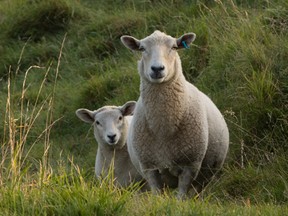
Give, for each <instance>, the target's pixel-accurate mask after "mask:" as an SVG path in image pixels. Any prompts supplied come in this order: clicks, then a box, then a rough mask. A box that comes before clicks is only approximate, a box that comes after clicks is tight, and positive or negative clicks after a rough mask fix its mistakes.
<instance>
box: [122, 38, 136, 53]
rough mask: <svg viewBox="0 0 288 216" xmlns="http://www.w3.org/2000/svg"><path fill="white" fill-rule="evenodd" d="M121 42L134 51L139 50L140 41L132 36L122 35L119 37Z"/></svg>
mask: <svg viewBox="0 0 288 216" xmlns="http://www.w3.org/2000/svg"><path fill="white" fill-rule="evenodd" d="M121 42H122V43H123V44H124V46H125V47H127V48H128V49H131V50H134V51H140V49H139V46H140V41H139V40H138V39H136V38H134V37H131V36H128V35H123V36H122V37H121Z"/></svg>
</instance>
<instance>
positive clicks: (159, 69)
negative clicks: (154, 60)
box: [151, 65, 165, 73]
mask: <svg viewBox="0 0 288 216" xmlns="http://www.w3.org/2000/svg"><path fill="white" fill-rule="evenodd" d="M164 69H165V67H164V65H162V66H151V70H152V71H153V72H154V73H159V72H161V71H163V70H164Z"/></svg>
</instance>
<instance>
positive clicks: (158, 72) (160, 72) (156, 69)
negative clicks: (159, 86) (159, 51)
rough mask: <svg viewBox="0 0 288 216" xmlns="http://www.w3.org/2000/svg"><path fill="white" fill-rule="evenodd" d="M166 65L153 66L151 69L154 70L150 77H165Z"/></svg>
mask: <svg viewBox="0 0 288 216" xmlns="http://www.w3.org/2000/svg"><path fill="white" fill-rule="evenodd" d="M164 69H165V67H164V65H163V66H157V67H156V66H151V70H152V73H151V74H150V77H151V78H152V79H161V78H163V77H164V73H163V71H164Z"/></svg>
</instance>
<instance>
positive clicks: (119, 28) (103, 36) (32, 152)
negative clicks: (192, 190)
mask: <svg viewBox="0 0 288 216" xmlns="http://www.w3.org/2000/svg"><path fill="white" fill-rule="evenodd" d="M0 29H1V32H0V91H1V94H0V117H1V118H0V121H1V122H0V215H286V214H287V213H288V207H287V201H288V180H287V179H288V165H287V164H288V163H287V162H288V158H287V156H286V155H287V148H288V144H287V143H288V133H287V131H288V97H287V95H288V94H287V93H288V61H287V59H288V2H287V1H286V0H275V1H269V0H241V1H240V0H215V1H206V0H198V1H185V0H175V1H168V2H167V1H152V0H151V1H140V0H139V1H138V0H126V1H120V0H117V1H110V0H108V1H104V0H98V1H91V0H81V1H76V0H47V1H38V0H29V1H28V0H10V1H8V0H2V1H1V2H0ZM156 29H159V30H161V31H165V32H166V33H168V34H170V35H173V36H175V37H177V36H180V35H182V34H183V33H185V32H190V31H192V32H195V33H196V34H197V39H196V41H195V44H194V45H193V46H191V47H190V49H186V50H183V51H180V55H181V59H182V63H183V69H184V71H185V76H186V77H187V79H188V80H189V81H190V82H192V83H194V84H195V85H196V86H197V87H198V88H199V89H201V90H202V91H203V92H205V93H206V94H207V95H209V96H210V97H211V98H212V100H213V101H214V102H215V103H216V104H217V106H218V107H219V108H220V109H221V111H222V113H223V114H224V115H225V118H226V120H227V123H228V125H229V130H230V135H231V145H230V151H229V155H228V158H227V161H226V163H225V167H224V169H223V171H222V173H221V177H220V178H217V179H215V180H214V181H212V182H211V184H210V185H209V186H208V187H207V188H206V190H205V191H204V192H203V194H201V198H195V199H191V200H186V201H178V200H176V199H175V198H174V196H173V193H174V192H173V191H167V192H166V193H165V194H164V195H162V196H153V195H151V194H150V193H140V192H139V191H138V189H139V186H138V185H132V186H131V188H128V189H119V188H115V187H114V186H113V184H112V181H113V180H111V179H112V178H107V179H105V180H104V181H103V182H98V181H97V180H96V179H95V178H94V160H95V155H96V149H97V148H96V145H97V144H96V143H95V140H94V138H93V134H92V131H91V129H90V128H89V126H87V125H86V124H82V123H81V122H79V120H78V119H77V117H76V116H75V110H76V109H78V108H81V107H85V108H89V109H96V108H98V107H100V106H103V105H108V104H116V105H121V104H123V103H125V102H126V101H128V100H137V98H138V95H139V77H138V74H137V66H136V64H137V63H136V61H137V59H138V58H139V55H138V54H136V53H135V54H134V53H131V52H130V51H128V50H127V49H125V48H124V46H123V45H122V44H121V42H120V39H119V37H120V36H121V35H124V34H130V35H133V36H135V37H137V38H143V37H145V36H147V35H148V34H151V33H152V32H153V31H154V30H156Z"/></svg>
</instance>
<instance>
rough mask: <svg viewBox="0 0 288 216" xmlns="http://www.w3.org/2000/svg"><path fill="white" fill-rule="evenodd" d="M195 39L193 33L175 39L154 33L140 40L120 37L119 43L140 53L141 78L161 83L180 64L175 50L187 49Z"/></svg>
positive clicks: (173, 72)
mask: <svg viewBox="0 0 288 216" xmlns="http://www.w3.org/2000/svg"><path fill="white" fill-rule="evenodd" d="M195 37H196V36H195V34H194V33H189V34H185V35H183V36H181V37H180V38H178V39H176V38H173V37H171V36H169V35H166V34H164V33H162V32H160V31H155V32H154V33H153V34H151V35H150V36H148V37H146V38H144V39H142V40H137V39H135V38H133V37H131V36H122V37H121V41H122V43H123V44H124V45H125V46H126V47H128V48H129V49H131V50H136V51H142V59H141V61H140V62H139V71H140V74H141V76H144V77H145V78H146V79H147V80H149V81H150V82H152V83H162V82H165V81H168V80H170V79H171V78H172V77H173V76H174V74H175V64H177V63H178V62H180V61H179V55H178V53H177V50H178V49H181V48H183V47H188V45H189V44H190V43H191V42H192V41H193V40H194V39H195ZM179 67H181V65H179Z"/></svg>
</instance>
